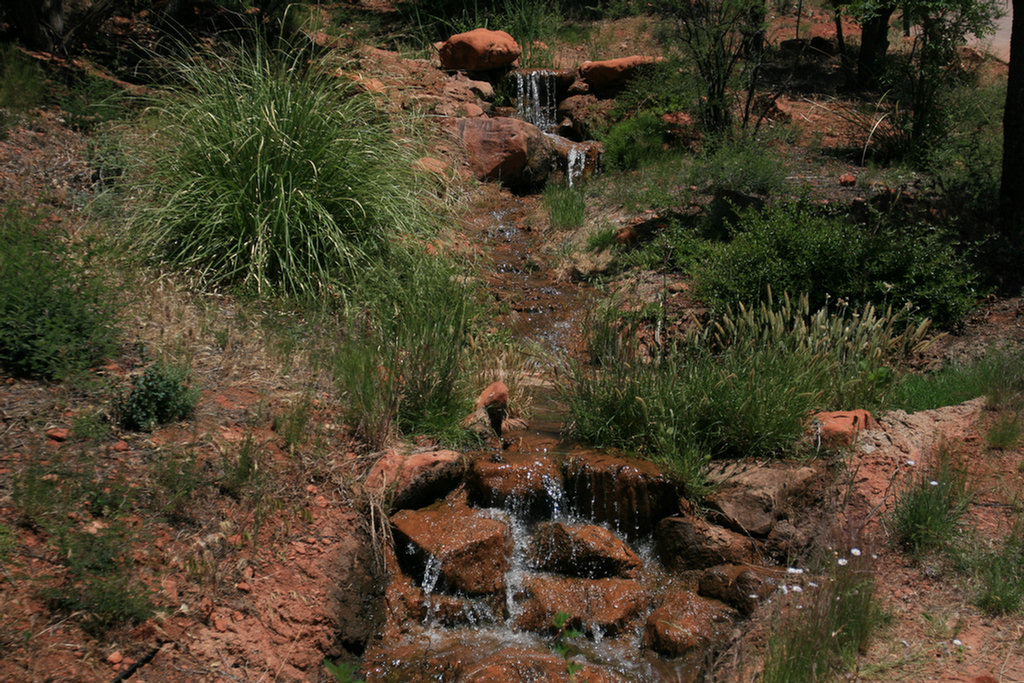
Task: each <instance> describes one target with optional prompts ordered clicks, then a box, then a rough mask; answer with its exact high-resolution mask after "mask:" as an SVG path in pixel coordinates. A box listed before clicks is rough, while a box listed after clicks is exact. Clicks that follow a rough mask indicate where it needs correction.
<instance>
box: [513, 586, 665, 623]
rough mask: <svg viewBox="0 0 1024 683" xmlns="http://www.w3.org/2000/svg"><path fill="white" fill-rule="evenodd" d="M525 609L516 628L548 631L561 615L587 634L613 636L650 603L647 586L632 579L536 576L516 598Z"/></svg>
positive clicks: (517, 621)
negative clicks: (568, 615) (569, 617)
mask: <svg viewBox="0 0 1024 683" xmlns="http://www.w3.org/2000/svg"><path fill="white" fill-rule="evenodd" d="M515 600H516V602H518V603H519V604H520V606H521V608H522V612H521V613H520V614H519V615H518V616H517V617H516V627H517V628H520V629H522V630H524V631H537V632H540V631H547V630H549V629H551V621H552V619H554V618H555V615H557V614H558V613H559V612H565V613H566V614H570V615H572V620H571V621H570V624H571V625H573V626H575V627H580V628H582V629H584V630H586V631H594V630H600V631H602V632H603V633H605V634H613V633H617V632H619V631H620V630H622V629H623V628H624V627H625V625H626V624H627V623H628V622H629V621H630V620H632V619H633V618H634V617H636V616H637V615H638V614H639V613H640V610H641V609H642V608H643V606H644V603H645V602H646V596H645V594H644V590H643V587H642V586H641V585H640V584H639V583H638V582H636V581H632V580H629V579H566V578H556V577H551V576H535V577H532V578H529V579H527V580H526V582H525V583H524V584H523V590H522V591H521V592H520V593H518V594H517V595H516V596H515Z"/></svg>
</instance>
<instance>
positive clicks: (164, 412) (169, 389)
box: [117, 361, 199, 432]
mask: <svg viewBox="0 0 1024 683" xmlns="http://www.w3.org/2000/svg"><path fill="white" fill-rule="evenodd" d="M188 376H189V371H188V369H187V368H185V367H182V366H177V365H168V364H166V363H163V362H159V361H158V362H156V363H154V364H153V365H151V366H150V367H149V368H148V369H147V370H146V372H145V373H143V375H142V376H141V377H137V378H135V380H134V381H133V382H132V389H131V391H130V392H128V393H127V395H125V396H123V397H122V398H121V400H120V401H118V404H117V414H118V416H119V421H120V423H121V426H122V427H123V428H124V429H130V430H132V431H143V432H148V431H150V430H151V429H153V428H154V427H155V426H157V425H161V424H167V423H169V422H175V421H177V420H183V419H185V418H186V417H188V416H190V415H191V414H192V411H193V410H195V406H196V403H197V402H198V401H199V390H198V389H196V388H194V387H191V386H189V384H188Z"/></svg>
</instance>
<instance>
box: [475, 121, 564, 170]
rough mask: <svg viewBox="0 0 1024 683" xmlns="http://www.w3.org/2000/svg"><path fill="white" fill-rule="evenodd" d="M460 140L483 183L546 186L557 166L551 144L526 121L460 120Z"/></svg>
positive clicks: (537, 129)
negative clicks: (546, 180)
mask: <svg viewBox="0 0 1024 683" xmlns="http://www.w3.org/2000/svg"><path fill="white" fill-rule="evenodd" d="M459 136H460V137H461V138H462V144H463V146H464V147H465V149H466V155H467V157H468V158H469V165H470V168H471V169H472V171H473V173H474V174H475V175H476V177H477V178H479V179H480V180H500V181H501V182H502V183H504V184H505V185H507V186H509V187H529V186H534V185H538V184H540V183H542V182H544V180H545V179H547V177H548V174H549V173H551V171H553V170H554V169H555V166H556V161H557V157H556V153H555V150H554V146H553V145H552V144H551V141H550V140H548V138H547V136H546V135H544V133H543V132H541V130H540V129H539V128H537V127H536V126H534V125H532V124H529V123H526V122H525V121H520V120H518V119H513V118H507V117H497V118H480V117H478V118H466V119H461V120H460V121H459Z"/></svg>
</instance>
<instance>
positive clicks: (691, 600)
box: [644, 590, 734, 657]
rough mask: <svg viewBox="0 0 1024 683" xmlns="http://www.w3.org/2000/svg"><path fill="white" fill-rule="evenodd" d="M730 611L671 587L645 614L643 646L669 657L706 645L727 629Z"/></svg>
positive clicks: (712, 642) (693, 594) (715, 640)
mask: <svg viewBox="0 0 1024 683" xmlns="http://www.w3.org/2000/svg"><path fill="white" fill-rule="evenodd" d="M733 615H734V613H733V611H732V610H731V609H729V608H728V607H726V606H725V605H723V604H722V603H720V602H718V601H716V600H708V599H707V598H702V597H700V596H699V595H697V594H696V593H693V592H691V591H688V590H674V591H670V592H669V594H668V595H667V596H666V597H665V598H664V600H663V602H662V604H661V606H660V607H658V608H657V609H656V610H654V611H653V612H651V614H650V616H649V617H647V624H646V626H645V627H644V645H646V646H647V647H649V648H651V649H652V650H655V651H656V652H659V653H661V654H663V655H667V656H669V657H679V656H681V655H684V654H686V653H687V652H689V651H690V650H693V649H697V648H701V649H704V648H707V647H709V646H711V645H713V644H714V643H716V642H717V641H720V640H721V639H722V638H723V637H724V636H725V635H726V633H727V632H728V629H729V626H730V625H731V623H732V617H733Z"/></svg>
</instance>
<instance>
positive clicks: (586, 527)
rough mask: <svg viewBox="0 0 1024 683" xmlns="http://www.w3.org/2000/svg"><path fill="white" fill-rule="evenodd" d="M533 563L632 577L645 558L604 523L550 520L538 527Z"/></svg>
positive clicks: (587, 574)
mask: <svg viewBox="0 0 1024 683" xmlns="http://www.w3.org/2000/svg"><path fill="white" fill-rule="evenodd" d="M530 564H531V565H532V566H533V568H534V569H538V570H541V571H550V572H557V573H559V574H565V575H567V576H579V577H584V578H590V579H600V578H607V577H614V576H617V577H621V578H626V579H632V578H636V576H637V574H638V573H639V571H640V567H641V566H642V565H643V561H642V560H641V559H640V557H639V556H638V555H637V554H636V553H635V552H633V551H632V550H630V548H629V546H627V545H626V544H625V543H623V542H622V541H621V540H620V539H619V538H618V537H617V536H615V534H613V533H612V532H610V531H608V530H607V529H605V528H604V527H599V526H596V525H593V524H563V523H561V522H546V523H544V524H539V525H537V527H536V528H535V529H534V532H533V544H532V545H531V547H530Z"/></svg>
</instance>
